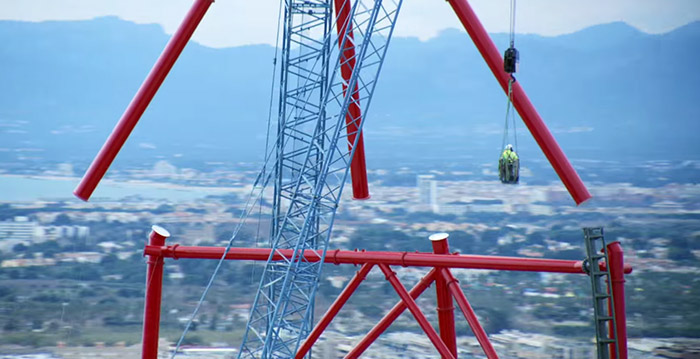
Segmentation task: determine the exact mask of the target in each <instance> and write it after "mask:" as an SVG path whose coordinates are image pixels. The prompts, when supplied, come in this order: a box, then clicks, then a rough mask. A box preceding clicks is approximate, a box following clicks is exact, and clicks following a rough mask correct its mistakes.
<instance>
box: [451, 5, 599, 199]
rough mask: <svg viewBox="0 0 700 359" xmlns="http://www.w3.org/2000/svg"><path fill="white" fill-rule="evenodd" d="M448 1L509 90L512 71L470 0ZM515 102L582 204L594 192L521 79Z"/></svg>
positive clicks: (558, 172) (555, 166)
mask: <svg viewBox="0 0 700 359" xmlns="http://www.w3.org/2000/svg"><path fill="white" fill-rule="evenodd" d="M448 2H449V3H450V5H451V6H452V9H454V11H455V13H456V14H457V17H459V20H460V21H461V22H462V25H464V28H465V29H466V30H467V33H469V36H470V37H471V38H472V40H473V41H474V44H475V45H476V47H477V49H479V52H480V53H481V56H482V57H483V58H484V60H486V63H487V64H488V66H489V68H490V69H491V72H493V74H494V76H496V79H497V80H498V83H499V84H501V87H502V88H503V91H505V92H506V93H508V82H509V81H510V75H509V74H508V73H506V72H505V71H504V70H503V58H502V57H501V53H500V52H499V51H498V48H496V45H494V43H493V41H491V38H490V37H489V35H488V33H487V32H486V30H485V29H484V27H483V26H482V25H481V22H480V21H479V18H478V17H477V16H476V14H475V13H474V11H473V10H472V8H471V6H469V2H468V1H467V0H448ZM513 106H514V107H515V109H516V110H518V113H519V114H520V117H521V118H522V119H523V122H525V125H526V126H527V128H528V129H529V130H530V133H532V136H533V137H534V138H535V141H537V144H538V145H539V146H540V148H541V149H542V152H544V155H545V156H546V157H547V159H548V160H549V163H551V164H552V167H554V170H555V171H556V172H557V175H559V178H561V180H562V182H563V183H564V186H566V189H567V190H568V191H569V193H570V194H571V197H573V199H574V201H575V202H576V204H577V205H579V204H581V203H583V202H585V201H587V200H588V199H590V198H591V194H590V193H589V192H588V189H587V188H586V185H584V184H583V181H581V178H580V177H579V176H578V173H576V170H574V168H573V167H572V166H571V163H569V160H568V159H567V158H566V155H565V154H564V152H563V151H562V150H561V148H560V147H559V144H557V141H556V140H555V139H554V136H552V134H551V133H550V132H549V129H548V128H547V125H545V124H544V121H542V118H541V117H540V115H539V114H538V113H537V110H535V106H533V105H532V103H531V102H530V99H528V97H527V95H526V94H525V91H524V90H523V88H522V87H521V86H520V83H519V82H515V83H513Z"/></svg>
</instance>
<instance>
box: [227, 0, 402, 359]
mask: <svg viewBox="0 0 700 359" xmlns="http://www.w3.org/2000/svg"><path fill="white" fill-rule="evenodd" d="M335 5H336V14H337V16H336V19H337V20H336V22H335V25H336V27H337V29H338V33H339V34H338V35H337V36H336V35H333V32H332V31H331V30H332V29H333V27H334V26H333V23H331V22H330V20H329V19H332V18H333V17H331V16H330V12H331V10H332V4H331V2H330V0H317V1H308V0H304V1H300V0H292V1H288V2H286V3H285V17H284V22H285V29H284V31H285V34H284V39H285V40H284V43H283V49H282V74H281V82H280V102H279V113H278V129H277V136H278V138H277V141H276V146H277V147H276V161H275V168H274V175H273V177H274V181H275V182H274V199H273V218H272V228H271V235H270V248H271V249H272V251H271V253H276V254H280V253H282V252H281V251H280V250H281V249H291V250H292V252H291V253H289V254H288V255H283V257H284V259H283V260H282V261H274V260H272V256H271V257H270V260H269V261H268V263H267V265H266V266H265V269H264V271H263V274H262V277H261V280H260V286H259V288H258V292H257V294H256V297H255V300H254V302H253V306H252V309H251V313H250V317H249V321H248V325H247V327H246V332H245V335H244V339H243V342H242V344H241V350H240V352H239V358H289V357H291V356H293V355H294V353H295V352H296V350H297V348H298V347H299V345H300V343H301V341H302V340H303V339H304V338H306V336H307V335H308V334H309V332H310V330H311V328H312V326H313V307H314V296H315V292H316V288H317V285H318V281H319V277H320V275H321V264H320V263H319V262H312V261H308V260H307V259H306V256H305V253H306V251H308V250H311V251H313V252H314V253H315V254H317V255H319V256H321V257H323V256H324V255H325V251H326V248H327V245H328V241H329V239H330V233H331V229H332V224H333V218H334V216H335V213H336V209H337V207H338V203H339V201H340V198H341V194H342V190H343V187H344V185H345V182H346V179H347V177H348V172H349V167H350V165H351V163H352V162H353V155H354V154H355V153H356V152H357V144H358V141H359V140H360V136H359V134H360V133H361V130H362V121H361V114H365V115H366V113H367V109H368V108H369V105H370V102H371V98H372V94H373V92H374V88H375V85H376V82H377V78H378V76H379V72H380V70H381V67H382V63H383V61H384V57H385V55H386V50H387V48H388V45H389V39H390V38H391V33H392V31H393V28H394V24H395V22H396V17H397V15H398V13H399V9H400V5H401V0H398V1H395V0H390V1H382V0H375V1H355V2H353V3H352V4H351V3H350V1H348V0H338V1H335ZM349 89H353V90H352V91H350V90H349ZM349 109H350V110H349ZM346 146H347V147H348V148H346Z"/></svg>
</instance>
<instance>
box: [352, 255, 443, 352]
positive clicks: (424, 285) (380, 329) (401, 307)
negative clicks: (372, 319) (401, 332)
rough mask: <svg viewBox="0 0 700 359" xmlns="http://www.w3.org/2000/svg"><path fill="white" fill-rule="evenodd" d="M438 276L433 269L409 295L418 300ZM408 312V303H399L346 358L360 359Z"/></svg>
mask: <svg viewBox="0 0 700 359" xmlns="http://www.w3.org/2000/svg"><path fill="white" fill-rule="evenodd" d="M436 274H437V270H436V269H435V268H433V269H431V270H430V272H428V274H427V275H426V276H425V277H423V278H422V279H421V280H420V281H419V282H418V283H417V284H416V285H415V286H414V287H413V289H411V291H410V292H408V294H409V295H410V296H411V298H413V299H416V298H418V297H419V296H420V295H421V294H423V292H424V291H425V290H426V289H428V287H429V286H430V284H431V283H432V282H433V280H435V275H436ZM405 310H406V303H404V302H403V301H401V300H400V301H399V302H398V303H396V305H394V307H393V308H391V310H390V311H389V313H387V314H386V315H385V316H384V318H382V319H381V320H380V321H379V323H377V325H375V326H374V327H373V328H372V330H370V331H369V333H367V335H365V337H364V338H362V340H360V342H359V343H357V345H356V346H355V347H354V348H353V349H352V350H351V351H350V352H349V353H348V355H347V356H345V357H346V358H359V357H360V355H362V353H364V352H365V350H367V348H369V346H370V345H371V344H372V343H374V341H375V340H377V338H379V336H380V335H382V333H384V331H385V330H386V329H387V328H389V326H390V325H391V323H393V322H394V321H395V320H396V318H398V317H399V316H400V315H401V314H402V313H403V312H404V311H405Z"/></svg>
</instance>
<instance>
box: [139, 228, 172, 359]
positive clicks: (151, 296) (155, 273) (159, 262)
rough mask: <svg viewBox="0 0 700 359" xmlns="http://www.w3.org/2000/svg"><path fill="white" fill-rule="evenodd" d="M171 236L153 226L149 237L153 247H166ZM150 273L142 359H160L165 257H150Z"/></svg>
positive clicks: (145, 306)
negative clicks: (159, 341)
mask: <svg viewBox="0 0 700 359" xmlns="http://www.w3.org/2000/svg"><path fill="white" fill-rule="evenodd" d="M169 235H170V234H169V233H168V232H167V231H165V230H162V229H161V228H160V227H157V226H153V230H152V231H151V235H150V236H149V244H150V245H152V246H162V245H165V238H167V237H168V236H169ZM147 271H148V272H146V298H145V304H144V308H143V342H142V343H141V348H142V351H141V358H142V359H157V358H158V333H159V330H160V305H161V299H162V298H161V297H162V289H163V257H161V256H158V255H148V269H147Z"/></svg>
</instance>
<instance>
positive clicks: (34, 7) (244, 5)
mask: <svg viewBox="0 0 700 359" xmlns="http://www.w3.org/2000/svg"><path fill="white" fill-rule="evenodd" d="M470 3H471V4H472V6H473V7H474V10H475V11H476V13H477V15H479V17H480V18H481V21H482V22H483V23H484V26H485V27H486V29H487V30H488V31H489V32H507V31H508V16H509V0H471V1H470ZM191 4H192V0H0V20H26V21H43V20H78V19H92V18H94V17H98V16H107V15H115V16H118V17H120V18H122V19H125V20H129V21H134V22H137V23H158V24H161V25H162V26H163V28H164V29H165V31H166V32H168V33H173V32H174V31H175V29H176V28H177V26H178V24H179V23H180V21H181V20H182V18H183V17H184V15H185V13H186V12H187V10H188V9H189V7H190V6H191ZM278 7H279V0H216V2H215V3H214V4H213V5H212V6H211V8H210V9H209V12H208V13H207V15H206V16H205V17H204V20H203V21H202V24H201V25H200V27H199V29H198V30H197V32H196V33H195V34H194V40H195V41H197V42H199V43H201V44H204V45H207V46H213V47H226V46H235V45H243V44H259V43H268V44H274V42H275V31H276V25H277V14H278ZM517 15H518V16H517V21H516V31H517V32H519V33H536V34H541V35H558V34H564V33H570V32H574V31H576V30H579V29H582V28H584V27H588V26H591V25H595V24H602V23H609V22H613V21H624V22H627V23H628V24H630V25H632V26H634V27H636V28H638V29H640V30H642V31H645V32H649V33H663V32H667V31H669V30H672V29H674V28H676V27H679V26H681V25H684V24H687V23H689V22H692V21H697V20H700V0H520V1H518V4H517ZM459 27H460V24H459V23H458V21H457V18H456V16H455V15H454V13H453V12H452V9H451V7H450V6H449V4H448V3H447V2H446V1H445V0H405V1H404V5H403V8H402V10H401V15H400V16H399V21H398V23H397V26H396V32H395V35H397V36H414V37H419V38H421V39H423V40H426V39H429V38H431V37H433V36H435V35H436V34H437V33H439V32H440V31H441V30H443V29H446V28H459Z"/></svg>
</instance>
